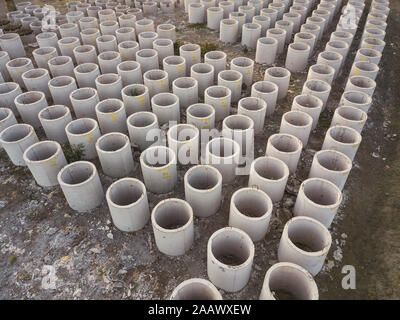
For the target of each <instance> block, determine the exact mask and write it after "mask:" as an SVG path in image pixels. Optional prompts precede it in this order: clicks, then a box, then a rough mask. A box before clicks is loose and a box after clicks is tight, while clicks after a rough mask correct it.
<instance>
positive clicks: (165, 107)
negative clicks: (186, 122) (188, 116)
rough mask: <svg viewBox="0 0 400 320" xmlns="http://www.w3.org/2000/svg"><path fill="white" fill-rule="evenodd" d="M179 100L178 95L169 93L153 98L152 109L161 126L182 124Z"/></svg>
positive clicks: (159, 94)
mask: <svg viewBox="0 0 400 320" xmlns="http://www.w3.org/2000/svg"><path fill="white" fill-rule="evenodd" d="M180 79H181V78H180ZM179 100H180V99H179V97H178V96H177V95H176V94H173V93H169V92H162V93H158V94H156V95H155V96H153V98H151V108H152V111H153V112H154V114H155V115H156V116H157V119H158V123H159V124H160V125H163V124H166V123H169V122H177V123H179V122H180V106H179V105H180V101H179Z"/></svg>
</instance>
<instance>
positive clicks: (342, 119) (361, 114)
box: [331, 106, 368, 133]
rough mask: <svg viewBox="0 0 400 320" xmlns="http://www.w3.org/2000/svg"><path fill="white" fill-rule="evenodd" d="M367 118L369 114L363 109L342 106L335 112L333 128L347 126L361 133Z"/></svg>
mask: <svg viewBox="0 0 400 320" xmlns="http://www.w3.org/2000/svg"><path fill="white" fill-rule="evenodd" d="M367 118H368V116H367V113H366V112H365V111H363V110H361V109H358V108H356V107H352V106H340V107H337V108H336V110H335V113H334V115H333V118H332V122H331V127H333V126H336V125H339V126H346V127H350V128H353V129H354V130H356V131H357V132H359V133H361V131H362V129H363V127H364V125H365V122H366V121H367Z"/></svg>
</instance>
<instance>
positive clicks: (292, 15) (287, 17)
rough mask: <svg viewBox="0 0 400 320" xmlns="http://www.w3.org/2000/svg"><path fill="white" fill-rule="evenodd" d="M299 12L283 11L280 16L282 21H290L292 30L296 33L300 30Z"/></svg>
mask: <svg viewBox="0 0 400 320" xmlns="http://www.w3.org/2000/svg"><path fill="white" fill-rule="evenodd" d="M301 18H302V16H301V14H300V13H298V12H285V13H284V14H283V16H282V20H283V21H291V22H292V23H293V27H292V32H293V33H297V32H299V31H300V26H301Z"/></svg>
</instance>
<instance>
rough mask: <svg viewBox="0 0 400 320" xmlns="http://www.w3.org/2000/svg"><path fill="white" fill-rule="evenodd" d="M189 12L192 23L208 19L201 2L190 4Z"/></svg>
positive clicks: (199, 22)
mask: <svg viewBox="0 0 400 320" xmlns="http://www.w3.org/2000/svg"><path fill="white" fill-rule="evenodd" d="M188 13H189V14H188V22H189V23H191V24H203V23H204V22H205V21H206V9H205V7H204V5H203V4H201V3H191V4H189V9H188Z"/></svg>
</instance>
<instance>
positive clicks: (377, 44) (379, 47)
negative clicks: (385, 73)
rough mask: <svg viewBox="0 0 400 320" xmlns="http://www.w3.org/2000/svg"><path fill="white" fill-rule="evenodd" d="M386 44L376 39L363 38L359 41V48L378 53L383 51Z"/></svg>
mask: <svg viewBox="0 0 400 320" xmlns="http://www.w3.org/2000/svg"><path fill="white" fill-rule="evenodd" d="M385 46H386V42H385V41H383V40H380V39H376V38H364V39H362V40H361V44H360V48H366V49H373V50H376V51H378V52H380V53H382V52H383V49H385Z"/></svg>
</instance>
